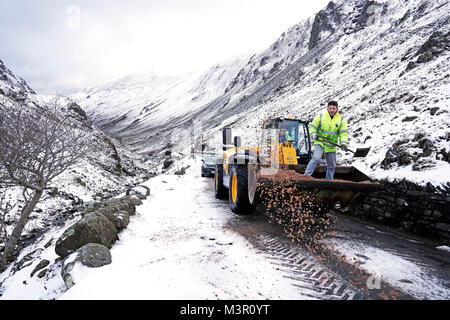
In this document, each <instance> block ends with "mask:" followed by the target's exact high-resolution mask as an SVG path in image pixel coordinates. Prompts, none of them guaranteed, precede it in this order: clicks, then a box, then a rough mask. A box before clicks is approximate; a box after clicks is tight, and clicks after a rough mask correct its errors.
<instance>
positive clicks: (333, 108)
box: [328, 101, 338, 117]
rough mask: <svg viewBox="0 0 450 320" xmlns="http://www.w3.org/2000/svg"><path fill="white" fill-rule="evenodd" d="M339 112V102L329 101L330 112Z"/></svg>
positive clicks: (332, 113)
mask: <svg viewBox="0 0 450 320" xmlns="http://www.w3.org/2000/svg"><path fill="white" fill-rule="evenodd" d="M336 112H338V103H337V102H336V101H330V102H328V113H329V114H330V116H332V117H333V116H334V115H335V114H336Z"/></svg>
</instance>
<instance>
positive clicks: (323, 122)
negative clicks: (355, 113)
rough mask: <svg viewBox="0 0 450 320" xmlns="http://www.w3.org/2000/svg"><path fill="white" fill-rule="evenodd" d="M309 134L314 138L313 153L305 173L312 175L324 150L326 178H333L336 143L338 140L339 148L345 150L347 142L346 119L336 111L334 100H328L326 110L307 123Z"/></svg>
mask: <svg viewBox="0 0 450 320" xmlns="http://www.w3.org/2000/svg"><path fill="white" fill-rule="evenodd" d="M309 134H310V136H311V137H313V139H314V153H313V157H312V158H311V160H310V161H309V164H308V166H307V167H306V170H305V174H306V175H308V176H312V174H313V173H314V170H315V169H316V167H317V165H318V164H320V162H321V159H322V155H323V153H324V152H325V159H326V162H327V173H326V179H327V180H333V179H334V171H335V167H336V150H337V146H336V145H338V142H339V143H340V147H341V149H342V150H344V151H346V150H347V144H348V128H347V120H346V119H345V118H344V117H342V116H341V114H340V113H339V112H338V103H337V102H336V101H330V102H329V103H328V108H327V110H326V111H325V112H323V113H321V114H318V115H316V116H315V117H314V120H313V121H312V123H311V124H310V125H309ZM328 142H329V143H328Z"/></svg>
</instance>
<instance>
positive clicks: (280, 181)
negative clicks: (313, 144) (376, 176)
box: [255, 165, 379, 213]
mask: <svg viewBox="0 0 450 320" xmlns="http://www.w3.org/2000/svg"><path fill="white" fill-rule="evenodd" d="M305 169H306V166H305V165H287V166H280V169H279V170H278V172H277V173H276V174H274V175H271V176H270V175H266V176H264V175H262V174H261V172H259V173H258V175H257V183H256V190H255V194H256V195H255V197H256V198H257V199H258V200H259V201H260V202H262V203H263V204H265V205H267V206H269V207H274V206H280V205H281V206H290V207H292V206H294V207H296V208H298V209H305V208H308V209H311V210H315V211H317V212H321V213H326V212H327V211H328V210H329V209H331V208H332V207H334V205H335V204H336V203H341V204H343V205H346V204H350V203H354V202H356V201H358V200H359V199H360V198H361V197H362V196H363V195H364V194H366V193H367V192H370V191H373V190H376V189H378V188H379V184H378V183H377V182H373V181H372V180H371V179H370V178H369V177H368V176H366V175H365V174H364V173H362V172H361V171H359V170H358V169H356V168H354V167H351V166H338V167H336V171H335V180H333V181H329V180H325V174H326V166H318V167H317V168H316V170H315V173H314V175H313V177H310V176H307V175H304V172H305ZM291 210H292V208H291ZM317 212H316V213H317Z"/></svg>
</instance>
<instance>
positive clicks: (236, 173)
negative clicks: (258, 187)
mask: <svg viewBox="0 0 450 320" xmlns="http://www.w3.org/2000/svg"><path fill="white" fill-rule="evenodd" d="M228 194H229V195H228V199H229V201H230V208H231V211H233V212H234V213H237V214H250V213H252V212H253V211H254V210H255V206H254V205H253V204H251V202H250V201H249V198H248V168H247V165H245V166H244V165H233V166H231V167H230V190H229V192H228Z"/></svg>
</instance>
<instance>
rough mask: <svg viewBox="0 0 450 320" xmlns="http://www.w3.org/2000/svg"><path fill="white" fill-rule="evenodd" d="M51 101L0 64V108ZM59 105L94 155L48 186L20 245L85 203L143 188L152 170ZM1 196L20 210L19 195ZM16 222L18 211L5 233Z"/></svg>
mask: <svg viewBox="0 0 450 320" xmlns="http://www.w3.org/2000/svg"><path fill="white" fill-rule="evenodd" d="M53 98H54V97H53V96H46V95H38V94H35V92H34V91H33V90H32V89H31V88H30V87H29V86H28V85H27V83H26V82H25V81H24V80H23V79H22V78H20V77H18V76H16V75H14V74H13V73H12V72H11V71H10V70H9V69H8V68H6V67H5V66H4V64H3V62H2V61H0V102H1V103H2V104H3V105H11V103H20V104H25V105H26V106H27V108H29V109H31V110H36V112H38V109H39V108H43V107H44V106H45V105H46V103H47V102H49V101H51V100H52V99H53ZM58 104H59V105H61V108H62V109H63V110H64V111H65V112H67V113H69V114H70V116H71V118H73V119H74V121H77V122H79V124H80V125H81V127H82V128H83V130H85V131H86V132H88V133H89V134H88V137H89V138H90V140H89V141H88V143H89V144H90V145H91V146H92V149H91V152H90V153H89V154H87V155H86V157H85V158H84V159H83V160H82V161H80V162H79V163H78V164H77V165H74V166H71V167H69V168H68V169H67V170H66V171H65V172H63V173H62V174H61V175H59V176H58V177H57V178H56V179H55V180H54V181H53V182H52V183H51V185H49V186H48V187H49V188H48V190H46V191H45V193H44V196H43V197H42V201H41V202H40V203H39V204H38V205H37V207H36V209H35V211H34V212H33V213H32V214H31V215H30V218H29V222H28V223H27V225H26V227H25V231H24V234H23V236H22V241H24V243H27V241H29V240H32V239H34V237H35V236H38V235H40V234H42V233H43V232H45V231H46V230H48V229H50V228H53V227H55V226H60V225H61V224H62V223H63V221H66V220H71V219H72V218H74V216H76V215H77V214H78V215H79V213H78V212H76V210H74V207H75V206H77V205H78V206H80V207H81V206H82V205H83V203H87V202H92V201H98V200H100V199H102V198H108V197H111V196H114V195H116V194H118V193H121V192H123V191H125V190H126V188H127V187H129V186H131V185H134V184H137V183H140V182H142V181H143V180H145V179H146V178H147V177H148V176H149V175H150V174H151V168H150V166H149V164H147V163H145V159H144V157H143V156H142V155H138V154H134V153H132V152H130V151H129V150H128V149H127V148H125V147H124V146H123V145H121V144H120V143H119V142H118V141H117V140H116V139H114V138H110V137H108V136H107V135H105V134H104V133H103V132H101V131H100V130H99V129H98V128H96V127H95V125H93V124H92V122H91V120H89V119H88V117H87V116H86V114H85V112H84V111H83V110H82V109H81V108H80V107H79V106H78V105H77V104H76V103H74V102H73V101H71V100H69V99H67V98H64V97H60V98H59V100H58ZM3 192H5V194H6V197H7V199H8V198H10V199H12V200H14V201H16V200H17V201H19V205H18V206H17V207H16V209H17V210H19V209H20V207H21V205H22V204H21V199H22V196H21V195H22V191H21V189H20V188H12V189H11V188H10V189H7V190H5V189H0V193H3ZM18 218H19V217H18V215H17V214H16V211H12V212H11V213H10V214H9V215H8V216H7V217H6V224H7V228H8V230H7V231H8V232H11V229H12V228H13V226H14V221H17V219H18ZM1 245H2V243H0V246H1Z"/></svg>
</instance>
